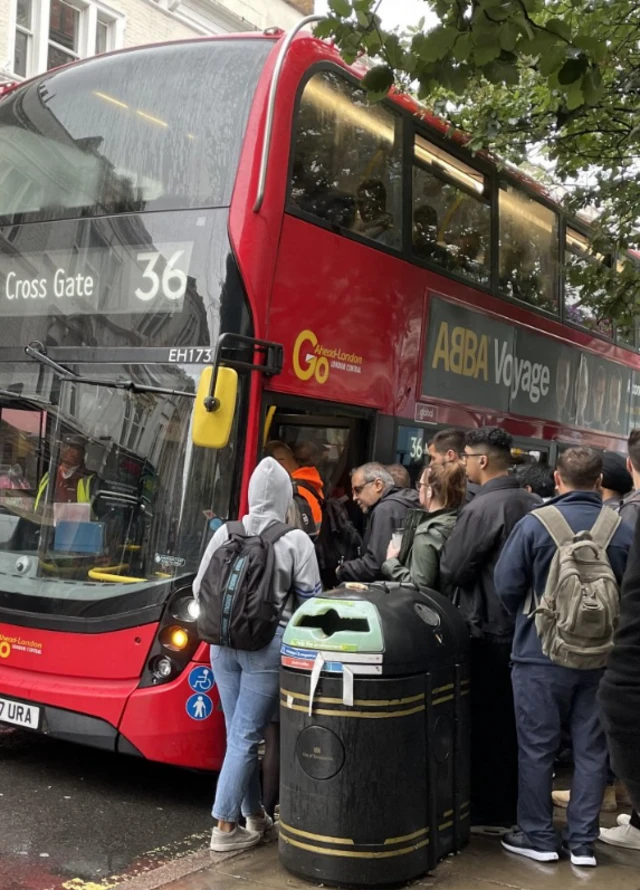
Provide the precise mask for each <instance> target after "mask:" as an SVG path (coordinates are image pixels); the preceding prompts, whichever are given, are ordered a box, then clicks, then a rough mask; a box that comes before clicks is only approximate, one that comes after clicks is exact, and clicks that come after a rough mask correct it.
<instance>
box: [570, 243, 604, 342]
mask: <svg viewBox="0 0 640 890" xmlns="http://www.w3.org/2000/svg"><path fill="white" fill-rule="evenodd" d="M604 260H605V258H604V257H603V256H602V255H601V254H595V253H594V252H593V250H592V249H591V246H590V244H589V239H588V238H587V237H586V236H585V235H582V234H581V233H580V232H577V231H576V230H575V229H571V228H569V227H568V226H567V231H566V235H565V243H564V266H565V281H564V313H565V318H566V319H567V321H573V322H575V323H576V324H580V325H583V326H584V327H586V328H590V329H591V330H594V331H598V333H600V334H604V336H605V337H612V336H613V324H612V323H611V320H610V319H608V318H598V316H597V314H596V312H595V310H594V309H593V307H591V306H587V305H585V303H584V301H583V298H582V294H583V290H584V278H585V275H586V274H587V273H588V272H589V269H590V267H591V266H592V265H593V264H594V263H598V262H600V263H602V262H604ZM598 296H601V297H602V298H604V297H605V293H604V291H600V293H599V294H598Z"/></svg>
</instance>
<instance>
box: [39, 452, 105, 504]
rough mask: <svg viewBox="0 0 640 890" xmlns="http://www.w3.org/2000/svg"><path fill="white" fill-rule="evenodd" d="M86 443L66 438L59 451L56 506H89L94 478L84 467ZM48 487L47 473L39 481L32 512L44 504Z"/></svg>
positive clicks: (55, 494) (54, 498)
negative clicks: (71, 504) (70, 504)
mask: <svg viewBox="0 0 640 890" xmlns="http://www.w3.org/2000/svg"><path fill="white" fill-rule="evenodd" d="M85 455H86V443H85V440H84V439H83V438H82V436H66V437H65V438H64V440H63V442H62V448H61V450H60V463H59V465H58V470H57V472H56V482H55V489H54V492H53V500H54V502H55V503H57V504H69V503H77V504H90V503H91V489H92V482H93V479H94V478H95V477H94V475H93V474H91V473H89V472H88V470H87V468H86V466H85ZM48 487H49V473H48V472H46V473H45V474H44V476H43V477H42V479H41V480H40V485H39V486H38V494H37V495H36V502H35V505H34V510H37V509H38V507H39V506H40V505H41V504H42V503H43V502H44V500H45V496H46V493H47V489H48Z"/></svg>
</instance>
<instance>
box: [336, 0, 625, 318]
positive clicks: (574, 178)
mask: <svg viewBox="0 0 640 890" xmlns="http://www.w3.org/2000/svg"><path fill="white" fill-rule="evenodd" d="M423 2H424V13H425V19H422V20H421V21H419V22H416V25H415V26H414V27H412V28H409V29H407V31H406V32H389V31H386V30H385V29H384V28H383V27H382V24H381V22H380V19H379V18H378V17H377V16H375V15H374V12H375V10H376V8H377V5H378V3H377V0H330V7H331V10H332V15H331V17H330V19H329V22H328V23H324V22H323V23H321V25H320V26H319V33H320V34H321V35H323V36H326V35H328V34H331V35H332V36H333V37H334V38H335V39H336V41H337V43H338V45H339V47H340V48H341V51H342V52H343V53H344V55H345V58H347V59H353V58H355V57H356V55H357V53H358V52H360V51H364V52H366V53H367V54H368V55H369V57H371V58H372V59H373V60H374V61H375V63H376V67H375V68H374V69H373V70H372V71H371V72H370V73H369V74H368V75H367V79H366V84H365V85H366V86H367V88H368V89H369V90H370V91H371V92H372V94H373V96H374V97H375V98H379V97H380V96H381V95H384V94H385V93H386V92H387V91H388V90H389V89H390V88H391V86H392V84H393V83H394V82H395V83H396V84H397V85H399V86H400V87H401V88H403V89H407V90H412V91H413V92H415V93H416V94H417V95H418V96H419V98H420V99H421V100H422V101H424V102H425V103H426V104H427V105H428V106H429V107H431V108H432V109H433V110H434V111H435V112H436V113H438V114H440V115H441V116H442V115H444V116H445V117H446V118H447V119H448V122H449V123H450V125H451V127H452V128H454V127H455V128H459V129H462V130H464V131H466V132H467V133H469V134H471V141H470V148H471V149H472V150H474V151H477V150H480V149H489V150H491V151H493V152H495V153H497V154H499V155H501V156H502V157H503V158H505V160H509V161H513V162H515V163H519V164H521V163H523V162H524V161H526V159H527V158H529V157H531V156H532V155H535V156H536V157H537V158H538V159H542V160H543V161H544V160H546V162H552V163H553V165H554V167H553V169H554V177H555V179H556V180H558V179H559V180H561V181H563V182H565V183H567V184H568V185H569V197H568V199H567V204H568V206H569V208H570V209H571V210H572V211H573V212H578V211H580V210H581V209H584V208H585V207H590V208H595V209H596V210H597V212H598V217H597V223H596V224H595V229H594V237H595V239H596V242H598V243H603V244H604V243H606V244H607V245H609V247H608V250H609V251H610V250H611V248H615V249H616V250H618V251H620V252H624V251H625V250H627V249H629V248H633V249H636V250H638V249H640V213H639V212H638V209H637V208H640V177H638V172H639V170H638V164H639V163H640V123H638V121H640V4H639V3H638V2H637V0H423ZM434 15H435V17H437V22H436V23H435V26H434V24H433V23H434ZM425 20H426V21H427V22H430V23H431V25H430V27H426V26H425ZM636 180H638V181H636ZM598 249H599V250H600V248H598ZM600 252H602V251H600ZM588 266H589V267H590V268H589V269H588V270H587V272H586V273H584V275H585V276H586V279H585V281H583V282H581V284H582V299H583V301H584V303H585V304H587V305H589V307H590V308H591V309H592V310H593V314H594V315H596V316H598V317H615V318H617V319H618V321H619V322H620V323H621V324H623V325H625V326H629V325H631V324H632V323H633V318H634V316H635V315H636V313H637V312H638V309H637V305H638V304H640V286H639V285H640V280H639V277H638V272H637V271H636V268H635V266H634V265H633V264H631V263H627V264H625V265H624V267H623V268H622V269H620V270H616V269H615V268H612V267H611V266H602V265H601V264H599V263H592V264H588ZM589 281H591V284H589ZM605 283H606V287H605V286H604V284H605Z"/></svg>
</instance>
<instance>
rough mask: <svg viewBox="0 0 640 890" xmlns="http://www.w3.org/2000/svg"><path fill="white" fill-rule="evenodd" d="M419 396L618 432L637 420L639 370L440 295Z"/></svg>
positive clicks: (432, 313)
mask: <svg viewBox="0 0 640 890" xmlns="http://www.w3.org/2000/svg"><path fill="white" fill-rule="evenodd" d="M632 376H633V380H632ZM422 394H423V396H426V397H432V398H439V399H451V400H452V401H456V402H462V403H464V404H467V405H477V406H479V407H485V408H491V409H494V410H496V411H500V412H510V413H513V414H521V415H523V416H525V417H539V418H542V419H544V420H552V421H557V422H558V423H563V424H567V425H570V426H577V427H583V428H588V429H594V430H600V431H602V432H609V433H614V434H618V435H626V434H627V433H628V430H629V428H630V427H633V426H635V425H640V374H639V373H638V372H634V373H633V375H632V372H631V369H630V368H626V367H625V366H624V365H620V364H618V363H617V362H612V361H608V360H607V359H604V358H600V357H599V356H596V355H593V354H591V353H587V352H582V351H581V350H580V349H578V348H577V347H573V346H566V345H563V344H560V343H559V342H558V341H557V340H554V339H552V338H551V337H544V336H542V335H540V334H534V333H532V332H531V331H529V330H527V329H523V328H519V327H516V326H515V325H511V324H508V323H507V322H504V321H498V320H497V319H495V318H492V317H490V316H487V315H483V314H482V313H480V312H476V311H475V310H473V309H469V308H467V307H464V306H459V305H457V304H455V303H449V302H447V301H446V300H440V299H438V298H437V297H430V303H429V328H428V339H427V349H426V353H425V362H424V369H423V379H422Z"/></svg>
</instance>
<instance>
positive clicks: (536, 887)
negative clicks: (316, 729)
mask: <svg viewBox="0 0 640 890" xmlns="http://www.w3.org/2000/svg"><path fill="white" fill-rule="evenodd" d="M213 786H214V777H213V776H209V775H203V774H198V773H193V772H188V771H185V770H175V769H170V768H168V767H165V766H161V765H159V764H153V763H149V762H147V761H143V760H138V759H136V758H132V757H117V756H115V755H111V754H108V753H106V752H104V751H94V750H92V749H90V748H83V747H78V746H75V745H71V744H67V743H63V742H57V741H55V740H53V739H47V738H46V737H44V736H39V735H36V734H33V733H27V732H25V731H22V730H17V729H16V730H14V729H10V728H7V727H0V890H276V888H277V890H280V888H284V890H309V888H312V887H314V886H317V885H314V884H312V883H307V882H306V881H302V880H298V879H297V878H295V877H294V876H292V875H290V874H288V873H287V872H285V871H284V870H283V869H282V868H281V867H280V865H279V862H278V855H277V844H275V843H271V844H266V845H264V846H260V847H258V848H256V849H255V850H252V851H250V852H249V853H246V854H241V855H234V854H227V855H224V856H221V855H217V854H213V853H211V852H210V851H209V849H208V842H209V837H210V832H211V824H212V823H211V815H210V808H211V798H212V795H213ZM557 816H558V817H559V819H562V817H563V813H562V812H560V811H557ZM614 819H615V816H607V817H603V824H605V825H611V824H613V822H614ZM598 855H599V859H600V863H601V864H600V866H599V867H598V868H597V869H592V870H587V869H576V868H573V867H572V866H571V864H570V863H568V862H561V863H559V864H558V865H553V866H548V865H547V866H545V865H539V864H537V863H533V862H529V861H528V860H524V859H521V858H520V857H516V856H513V855H510V854H507V853H505V852H504V851H503V850H502V849H501V847H500V845H499V842H497V841H496V840H494V839H486V838H479V839H474V840H473V841H472V844H471V846H470V847H469V848H468V849H466V850H465V851H464V852H463V853H462V854H460V855H459V856H455V857H451V858H448V859H446V860H445V861H443V862H442V863H440V865H439V866H438V868H437V870H436V872H435V874H434V875H430V876H427V877H424V878H422V879H421V880H419V881H417V882H415V883H414V884H413V885H412V886H414V887H420V888H422V887H437V888H442V890H496V888H508V890H583V888H585V887H586V886H587V885H588V886H589V887H590V888H591V890H601V888H603V890H604V888H606V890H640V867H639V866H640V852H638V853H633V852H627V851H623V850H616V849H614V848H612V847H606V846H602V845H598Z"/></svg>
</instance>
